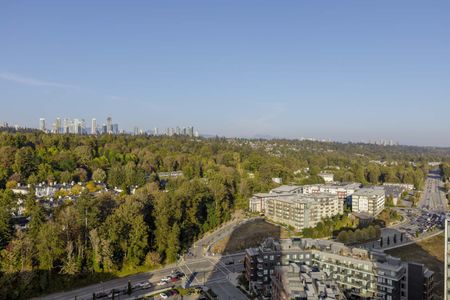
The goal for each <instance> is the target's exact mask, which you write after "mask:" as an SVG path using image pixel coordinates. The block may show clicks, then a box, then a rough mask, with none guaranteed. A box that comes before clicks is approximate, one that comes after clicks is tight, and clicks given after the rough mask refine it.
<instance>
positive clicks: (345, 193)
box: [302, 182, 361, 199]
mask: <svg viewBox="0 0 450 300" xmlns="http://www.w3.org/2000/svg"><path fill="white" fill-rule="evenodd" d="M360 187H361V184H360V183H357V182H342V183H333V184H313V185H305V186H302V193H303V194H317V193H327V194H332V195H337V196H338V198H339V199H346V198H347V197H349V196H351V195H352V194H353V193H354V192H355V191H357V190H359V189H360Z"/></svg>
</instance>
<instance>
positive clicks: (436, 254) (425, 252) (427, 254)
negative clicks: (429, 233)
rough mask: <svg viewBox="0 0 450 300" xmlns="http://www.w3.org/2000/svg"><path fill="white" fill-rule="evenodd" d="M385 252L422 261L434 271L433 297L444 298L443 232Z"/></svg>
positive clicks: (406, 258)
mask: <svg viewBox="0 0 450 300" xmlns="http://www.w3.org/2000/svg"><path fill="white" fill-rule="evenodd" d="M385 252H386V253H389V254H391V255H392V256H395V257H400V258H401V259H402V260H404V261H413V262H418V263H422V264H424V265H425V266H427V267H428V268H429V269H430V270H432V271H433V272H434V284H435V285H434V291H433V294H434V298H435V299H443V298H444V252H445V245H444V234H443V233H442V234H439V235H437V236H434V237H432V238H429V239H427V240H424V241H420V242H418V243H415V244H412V245H407V246H404V247H400V248H396V249H392V250H386V251H385Z"/></svg>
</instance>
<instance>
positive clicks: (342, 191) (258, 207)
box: [249, 183, 361, 213]
mask: <svg viewBox="0 0 450 300" xmlns="http://www.w3.org/2000/svg"><path fill="white" fill-rule="evenodd" d="M360 186H361V184H360V183H334V184H313V185H302V186H299V185H282V186H279V187H277V188H274V189H272V190H271V191H270V192H269V193H258V194H255V195H253V196H252V198H250V200H249V209H250V211H252V212H259V213H265V207H266V202H267V200H268V199H269V198H276V197H286V196H289V195H292V194H305V195H310V194H320V193H325V194H331V195H336V196H337V197H338V198H339V199H340V202H341V203H340V205H342V207H343V204H344V201H345V200H346V199H348V197H349V196H351V195H352V194H353V193H354V192H355V191H356V190H358V189H359V188H360Z"/></svg>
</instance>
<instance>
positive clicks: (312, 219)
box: [265, 193, 343, 230]
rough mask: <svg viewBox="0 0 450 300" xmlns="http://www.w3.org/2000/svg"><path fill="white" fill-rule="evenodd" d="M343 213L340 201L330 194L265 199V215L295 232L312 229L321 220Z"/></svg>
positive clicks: (293, 195) (295, 195) (294, 195)
mask: <svg viewBox="0 0 450 300" xmlns="http://www.w3.org/2000/svg"><path fill="white" fill-rule="evenodd" d="M342 213H343V206H342V201H341V200H340V199H339V198H338V197H337V195H331V194H324V193H320V194H311V195H305V194H291V195H288V196H284V197H270V198H267V199H266V203H265V214H266V216H267V218H269V219H270V220H272V221H275V222H279V223H282V224H286V225H290V226H292V227H294V228H295V229H296V230H302V229H304V228H308V227H314V226H316V225H317V223H319V222H320V221H321V220H322V219H324V218H326V217H333V216H335V215H338V214H342Z"/></svg>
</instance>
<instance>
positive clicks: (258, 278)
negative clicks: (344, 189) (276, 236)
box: [244, 238, 434, 300]
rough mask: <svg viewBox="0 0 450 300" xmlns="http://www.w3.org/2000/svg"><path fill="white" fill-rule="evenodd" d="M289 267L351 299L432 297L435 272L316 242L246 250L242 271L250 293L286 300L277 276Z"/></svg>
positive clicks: (291, 242) (288, 242)
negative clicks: (317, 275) (319, 275)
mask: <svg viewBox="0 0 450 300" xmlns="http://www.w3.org/2000/svg"><path fill="white" fill-rule="evenodd" d="M292 263H295V264H297V265H299V266H302V265H305V266H307V267H310V268H311V269H312V270H320V271H322V272H324V273H325V274H327V277H326V278H327V279H329V280H330V281H331V282H330V284H331V283H332V282H334V283H336V284H337V287H338V288H339V290H340V291H342V292H343V293H344V294H345V296H346V297H347V298H350V299H380V300H397V299H399V300H407V299H413V300H416V299H426V300H431V299H432V291H433V288H434V282H433V275H434V274H433V272H432V271H430V270H428V269H427V268H426V267H425V266H424V265H421V264H416V263H409V262H403V261H401V260H400V259H398V258H395V257H392V256H389V255H387V254H385V253H384V252H378V251H367V250H365V249H359V248H350V247H347V246H345V245H344V244H341V243H336V242H333V241H328V240H314V239H285V240H280V241H275V240H273V239H270V238H269V239H267V240H266V241H264V242H263V243H262V244H261V245H260V246H259V247H257V248H249V249H247V250H246V255H245V259H244V267H245V276H246V279H247V280H248V281H249V287H250V289H251V290H252V291H255V292H256V293H258V294H261V295H263V296H264V297H266V298H268V297H271V296H272V299H284V298H276V297H277V296H278V295H280V293H281V295H283V294H282V293H284V292H286V288H285V283H283V279H281V278H280V275H279V272H283V271H287V272H290V271H289V269H288V270H286V269H280V267H283V266H289V265H291V264H292ZM295 277H297V275H295ZM273 281H274V282H273ZM274 287H275V288H274ZM274 293H275V296H274ZM274 297H275V298H274ZM287 299H297V298H295V297H292V298H287ZM300 299H318V298H300ZM323 299H328V298H323ZM331 299H333V298H331Z"/></svg>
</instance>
